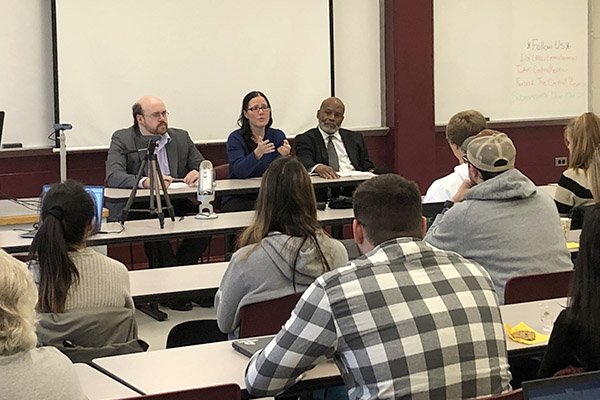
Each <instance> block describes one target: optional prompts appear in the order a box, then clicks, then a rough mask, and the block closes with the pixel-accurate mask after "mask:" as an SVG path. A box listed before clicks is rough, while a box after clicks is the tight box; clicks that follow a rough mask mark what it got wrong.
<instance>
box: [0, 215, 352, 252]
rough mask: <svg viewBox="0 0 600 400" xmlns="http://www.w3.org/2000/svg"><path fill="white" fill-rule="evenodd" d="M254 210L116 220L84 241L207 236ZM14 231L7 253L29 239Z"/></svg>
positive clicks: (2, 237) (0, 239) (345, 219)
mask: <svg viewBox="0 0 600 400" xmlns="http://www.w3.org/2000/svg"><path fill="white" fill-rule="evenodd" d="M253 216H254V211H240V212H232V213H222V214H218V218H215V219H208V220H206V219H196V218H194V217H193V216H189V217H186V218H184V219H183V220H181V219H180V218H179V217H175V221H171V219H170V218H165V225H164V229H160V227H159V222H158V220H157V219H146V220H138V221H127V222H125V230H123V232H120V233H117V232H118V231H119V230H120V229H121V225H120V224H119V223H118V222H109V223H104V224H102V231H105V232H109V233H105V234H101V233H100V234H96V235H94V236H92V237H90V238H89V239H88V245H90V246H101V245H106V244H111V243H130V242H135V241H152V240H164V239H175V238H186V237H197V236H211V235H218V234H224V233H232V232H237V231H238V230H240V229H243V228H245V227H247V226H249V225H250V223H251V221H252V217H253ZM317 218H318V219H319V222H321V223H322V224H331V223H336V224H345V223H350V222H351V221H352V219H353V218H354V211H353V210H352V209H342V210H330V209H327V210H325V211H317ZM19 233H20V232H18V231H4V232H2V231H0V247H1V248H3V249H4V250H6V251H7V252H9V253H11V252H12V253H14V252H21V251H28V250H29V246H30V245H31V239H26V238H20V237H19Z"/></svg>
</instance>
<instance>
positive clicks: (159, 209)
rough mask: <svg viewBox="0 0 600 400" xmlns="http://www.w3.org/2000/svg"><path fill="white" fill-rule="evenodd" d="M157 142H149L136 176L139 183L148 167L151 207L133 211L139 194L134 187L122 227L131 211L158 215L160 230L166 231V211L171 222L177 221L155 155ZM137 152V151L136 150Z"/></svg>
mask: <svg viewBox="0 0 600 400" xmlns="http://www.w3.org/2000/svg"><path fill="white" fill-rule="evenodd" d="M156 143H157V141H156V140H150V141H149V142H148V148H147V149H146V155H145V156H144V159H143V160H142V164H141V165H140V169H139V170H138V173H137V175H136V176H135V182H139V181H140V179H141V178H142V176H143V175H144V172H145V170H146V166H147V165H148V179H149V180H150V205H149V208H146V209H141V208H140V209H131V205H132V204H133V202H134V200H135V195H136V193H137V189H138V187H137V184H136V185H134V186H133V188H132V189H131V194H130V195H129V199H127V204H125V208H124V209H123V213H122V214H121V225H123V224H125V221H126V220H127V216H128V215H129V212H130V211H133V212H147V213H150V215H153V214H156V215H157V216H158V222H159V224H160V229H164V227H165V214H164V210H168V211H169V216H170V217H171V221H175V210H174V209H173V206H172V205H171V199H170V198H169V193H168V192H167V186H166V185H165V180H164V178H163V176H162V172H161V170H160V166H159V165H158V162H157V160H156V154H154V150H155V149H156ZM136 151H137V150H136ZM158 184H160V188H161V189H162V191H163V194H164V196H165V203H166V206H165V207H163V205H162V201H161V198H160V191H159V187H158Z"/></svg>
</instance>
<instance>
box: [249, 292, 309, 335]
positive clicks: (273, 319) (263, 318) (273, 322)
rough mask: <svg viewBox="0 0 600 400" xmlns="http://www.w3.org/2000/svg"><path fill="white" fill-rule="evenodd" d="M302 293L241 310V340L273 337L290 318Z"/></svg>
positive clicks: (251, 305)
mask: <svg viewBox="0 0 600 400" xmlns="http://www.w3.org/2000/svg"><path fill="white" fill-rule="evenodd" d="M300 297H302V293H293V294H290V295H287V296H284V297H280V298H277V299H273V300H267V301H261V302H260V303H254V304H248V305H245V306H244V307H242V308H241V309H240V339H241V338H247V337H254V336H263V335H273V334H275V333H277V332H279V330H280V329H281V327H282V326H283V324H284V323H285V321H287V320H288V318H289V317H290V315H291V313H292V310H293V309H294V307H296V303H297V302H298V300H299V299H300Z"/></svg>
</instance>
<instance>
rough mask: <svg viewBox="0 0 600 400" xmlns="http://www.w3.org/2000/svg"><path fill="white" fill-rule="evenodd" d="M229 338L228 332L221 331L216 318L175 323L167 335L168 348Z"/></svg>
mask: <svg viewBox="0 0 600 400" xmlns="http://www.w3.org/2000/svg"><path fill="white" fill-rule="evenodd" d="M223 340H227V334H225V333H223V332H221V331H220V330H219V327H218V326H217V321H216V320H214V319H199V320H194V321H186V322H182V323H181V324H177V325H175V326H174V327H173V328H171V330H170V331H169V335H168V336H167V346H166V347H167V349H170V348H173V347H182V346H191V345H194V344H204V343H213V342H221V341H223Z"/></svg>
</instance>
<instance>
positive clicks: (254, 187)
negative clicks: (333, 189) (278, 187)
mask: <svg viewBox="0 0 600 400" xmlns="http://www.w3.org/2000/svg"><path fill="white" fill-rule="evenodd" d="M374 176H375V175H374V174H371V173H369V172H361V173H357V174H356V175H353V176H343V177H340V178H338V179H325V178H321V177H320V176H311V177H310V179H311V180H312V183H313V185H314V186H315V187H320V186H343V185H347V184H359V183H360V182H363V181H366V180H368V179H370V178H372V177H374ZM260 181H261V178H247V179H221V180H217V181H215V182H216V188H215V192H216V194H218V195H229V194H233V193H236V194H242V193H253V192H258V189H259V188H260ZM167 190H168V192H169V196H171V197H182V196H189V195H190V194H194V193H196V190H197V187H196V185H193V186H188V187H179V185H178V187H176V188H170V189H167ZM130 193H131V189H117V188H106V189H104V200H105V201H108V202H111V201H112V202H115V201H123V200H125V199H127V198H128V197H129V195H130ZM149 195H150V190H149V189H138V191H137V193H136V198H145V197H148V196H149Z"/></svg>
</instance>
